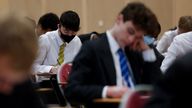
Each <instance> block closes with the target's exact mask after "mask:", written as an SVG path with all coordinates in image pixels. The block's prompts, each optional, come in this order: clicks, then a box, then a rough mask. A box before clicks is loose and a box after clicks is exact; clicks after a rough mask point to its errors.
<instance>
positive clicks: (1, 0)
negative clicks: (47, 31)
mask: <svg viewBox="0 0 192 108" xmlns="http://www.w3.org/2000/svg"><path fill="white" fill-rule="evenodd" d="M132 1H140V2H143V3H145V4H146V5H147V6H148V7H149V8H151V9H152V10H153V12H154V13H155V14H156V15H157V17H158V19H159V22H160V24H161V26H162V32H164V31H166V30H167V29H169V28H171V27H173V26H175V25H177V22H178V19H179V17H180V16H182V15H192V13H191V10H192V6H191V4H192V1H191V0H0V13H3V12H17V13H22V14H25V15H26V16H29V17H31V18H32V19H35V20H36V21H38V18H39V17H40V16H41V15H43V14H44V13H46V12H54V13H56V14H57V15H59V16H60V14H61V13H62V12H64V11H66V10H68V9H72V10H75V11H77V12H78V14H79V15H80V17H81V30H80V32H79V33H86V32H91V31H98V32H104V31H105V30H107V28H109V27H110V26H111V25H112V24H113V22H114V20H115V17H116V15H117V14H118V12H119V11H120V10H121V9H122V7H123V6H124V5H125V4H126V3H128V2H132Z"/></svg>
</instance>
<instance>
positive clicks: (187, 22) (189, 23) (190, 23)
mask: <svg viewBox="0 0 192 108" xmlns="http://www.w3.org/2000/svg"><path fill="white" fill-rule="evenodd" d="M178 26H179V29H183V30H184V32H189V31H192V16H182V17H180V19H179V25H178Z"/></svg>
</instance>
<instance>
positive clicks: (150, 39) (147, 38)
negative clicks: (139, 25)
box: [144, 24, 164, 67]
mask: <svg viewBox="0 0 192 108" xmlns="http://www.w3.org/2000/svg"><path fill="white" fill-rule="evenodd" d="M160 32H161V25H160V24H158V29H157V30H155V32H154V33H147V34H146V35H144V42H145V43H146V44H147V45H149V47H150V48H153V50H154V52H155V55H156V57H157V60H156V62H157V66H158V67H160V66H161V63H162V61H163V59H164V56H163V55H162V54H161V53H160V52H159V51H158V50H157V49H156V47H155V46H156V45H155V41H156V39H157V37H158V35H159V33H160Z"/></svg>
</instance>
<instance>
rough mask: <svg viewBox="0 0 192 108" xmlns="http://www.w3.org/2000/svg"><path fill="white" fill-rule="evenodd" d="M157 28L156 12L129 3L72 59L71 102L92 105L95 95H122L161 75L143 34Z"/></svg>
mask: <svg viewBox="0 0 192 108" xmlns="http://www.w3.org/2000/svg"><path fill="white" fill-rule="evenodd" d="M156 29H158V21H157V18H156V16H155V15H154V13H153V12H152V11H151V10H150V9H149V8H147V7H146V6H145V5H144V4H142V3H137V2H134V3H130V4H128V5H127V6H126V7H125V8H124V9H123V10H122V11H121V12H120V13H119V15H118V16H117V18H116V21H115V23H114V25H113V26H112V27H111V29H110V30H107V32H106V33H102V34H101V35H100V38H98V39H95V40H93V41H89V42H86V43H85V44H84V45H83V46H82V48H81V50H80V52H79V53H78V55H77V56H76V57H75V59H74V61H73V66H72V71H71V73H70V74H69V80H68V84H67V87H66V88H65V90H64V92H65V95H66V98H67V100H68V101H69V102H71V103H84V104H85V105H86V107H90V108H93V107H94V106H93V104H92V102H93V100H94V99H96V98H120V97H122V95H123V94H124V93H125V92H127V91H128V90H133V89H134V87H135V84H151V83H154V82H156V81H157V80H158V78H159V77H160V76H161V72H160V69H159V68H158V66H156V63H155V61H156V56H155V54H154V51H153V49H151V48H150V47H149V46H148V45H146V44H145V43H144V39H143V36H144V34H146V33H153V32H154V31H155V30H156Z"/></svg>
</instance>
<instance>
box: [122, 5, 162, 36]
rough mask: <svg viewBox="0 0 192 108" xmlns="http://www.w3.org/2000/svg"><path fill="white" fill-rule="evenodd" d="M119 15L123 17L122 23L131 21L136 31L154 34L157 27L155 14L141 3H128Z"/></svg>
mask: <svg viewBox="0 0 192 108" xmlns="http://www.w3.org/2000/svg"><path fill="white" fill-rule="evenodd" d="M120 14H122V15H123V20H124V22H126V21H132V22H133V24H134V25H135V26H136V27H137V28H138V29H141V30H143V31H144V32H146V33H147V34H154V32H155V31H156V29H158V27H159V25H158V20H157V18H156V16H155V14H154V13H153V12H152V11H151V10H150V9H149V8H148V7H146V6H145V5H144V4H143V3H140V2H132V3H128V4H127V6H126V7H125V8H124V9H123V10H122V11H121V12H120Z"/></svg>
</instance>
